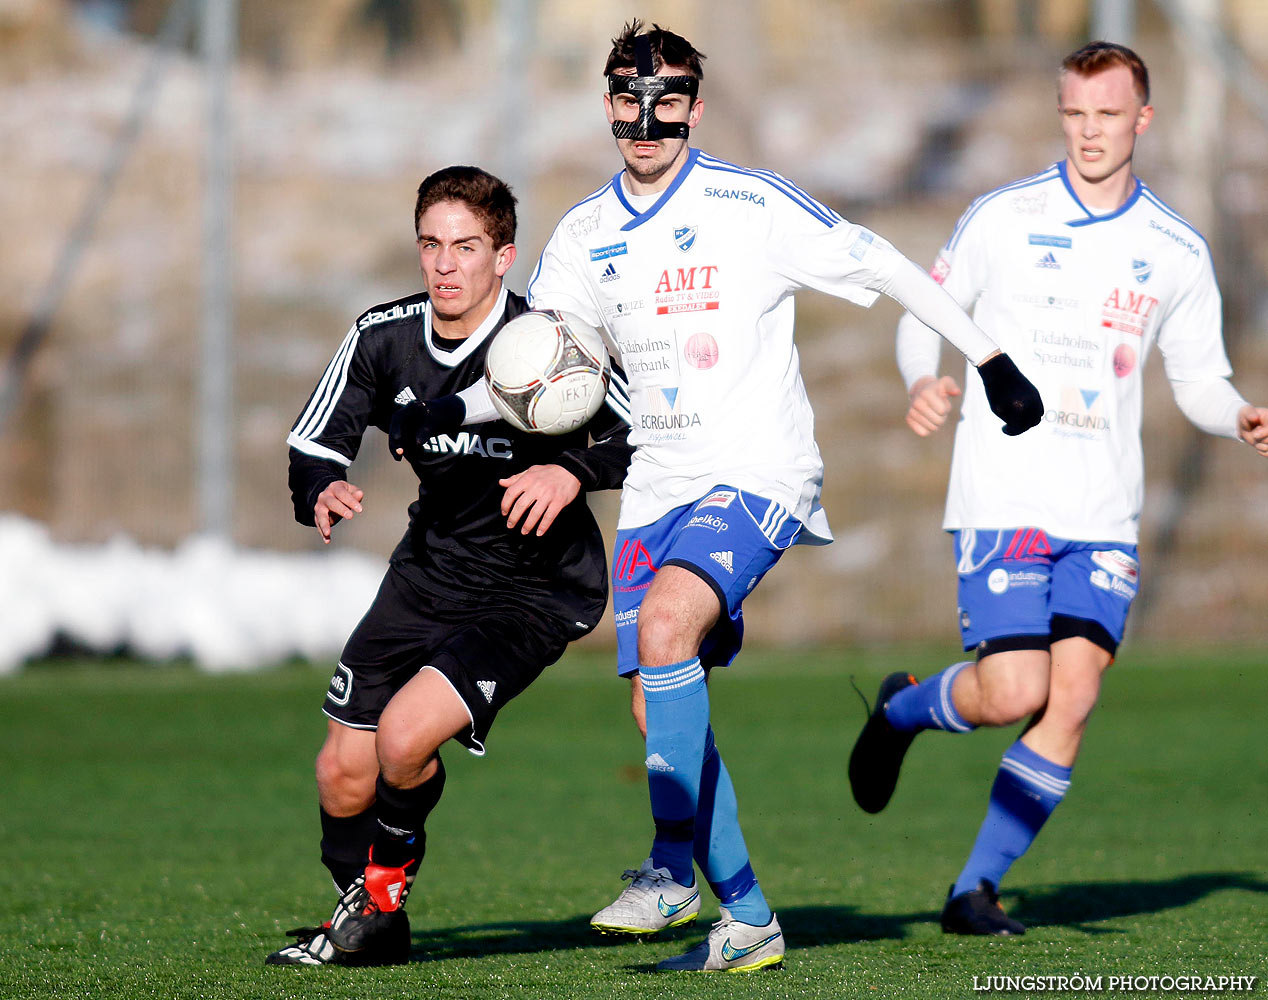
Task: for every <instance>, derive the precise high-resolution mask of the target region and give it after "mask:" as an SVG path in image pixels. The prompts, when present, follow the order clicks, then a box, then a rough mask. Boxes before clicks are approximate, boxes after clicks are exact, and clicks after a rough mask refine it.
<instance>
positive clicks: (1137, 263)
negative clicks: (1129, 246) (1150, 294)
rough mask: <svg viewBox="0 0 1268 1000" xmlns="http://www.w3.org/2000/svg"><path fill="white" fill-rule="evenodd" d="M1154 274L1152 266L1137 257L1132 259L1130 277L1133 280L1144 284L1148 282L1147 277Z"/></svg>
mask: <svg viewBox="0 0 1268 1000" xmlns="http://www.w3.org/2000/svg"><path fill="white" fill-rule="evenodd" d="M1153 273H1154V266H1153V264H1151V263H1150V262H1149V261H1147V260H1141V259H1140V258H1139V257H1133V258H1132V275H1133V276H1134V277H1135V279H1136V280H1137V281H1138V282H1140V284H1142V285H1143V284H1144V283H1145V282H1146V281H1148V280H1149V276H1150V275H1151V274H1153Z"/></svg>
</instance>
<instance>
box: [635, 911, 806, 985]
mask: <svg viewBox="0 0 1268 1000" xmlns="http://www.w3.org/2000/svg"><path fill="white" fill-rule="evenodd" d="M721 909H722V919H721V920H719V921H718V922H717V923H716V924H714V925H713V927H712V928H711V929H710V931H709V936H708V937H707V938H705V939H704V940H703V941H701V942H700V943H699V944H698V945H696V946H695V947H694V948H692V949H691V951H689V952H687V953H686V954H685V955H679V956H678V957H676V958H667V959H665V960H664V961H663V962H660V963H659V964H657V966H656V971H657V972H756V971H757V970H758V969H770V968H778V967H779V966H780V965H783V963H784V932H783V931H781V930H780V929H779V921H778V920H776V919H775V915H774V914H771V918H770V923H768V924H766V925H765V926H763V927H756V926H754V925H753V924H745V923H741V922H740V921H739V920H736V919H735V918H734V917H732V916H731V914H730V911H728V910H727V908H726V907H725V906H723V907H722V908H721Z"/></svg>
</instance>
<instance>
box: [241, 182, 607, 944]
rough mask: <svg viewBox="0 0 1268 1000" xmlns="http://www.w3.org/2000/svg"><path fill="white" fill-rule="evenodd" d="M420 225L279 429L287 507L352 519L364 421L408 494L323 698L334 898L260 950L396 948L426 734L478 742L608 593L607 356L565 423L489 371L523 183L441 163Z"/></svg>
mask: <svg viewBox="0 0 1268 1000" xmlns="http://www.w3.org/2000/svg"><path fill="white" fill-rule="evenodd" d="M414 225H415V228H416V231H417V236H418V256H419V263H420V265H421V269H422V278H423V286H424V289H425V290H424V291H422V292H418V293H415V294H412V295H408V296H406V297H405V298H403V299H397V300H396V301H395V302H389V303H385V304H383V305H379V306H374V307H373V308H371V309H368V310H366V311H365V312H364V313H362V314H361V316H360V317H359V318H358V319H357V321H356V322H355V323H354V324H353V325H352V329H351V330H349V331H348V335H347V337H346V338H345V339H344V341H343V343H342V344H341V345H340V347H339V350H338V351H337V352H336V353H335V356H334V359H333V360H332V361H331V362H330V365H329V366H328V367H327V368H326V371H325V374H323V376H322V378H321V380H320V382H319V383H318V385H317V388H316V389H315V390H314V391H313V394H312V396H311V397H310V398H309V400H308V403H307V404H306V405H305V407H304V410H303V412H302V413H301V414H300V416H299V419H298V420H297V421H296V422H295V426H294V428H293V429H292V431H291V434H290V436H289V438H288V439H287V443H288V444H289V445H290V485H291V496H292V499H293V500H294V504H295V517H296V519H297V520H298V521H299V522H300V523H302V524H308V525H313V526H315V527H316V528H317V531H318V532H319V533H320V535H321V538H322V541H324V542H327V543H329V542H330V539H331V532H332V530H333V528H334V527H335V526H336V525H337V524H338V523H339V522H340V521H341V520H348V519H350V518H353V517H362V516H365V512H364V511H365V492H364V491H363V490H362V489H360V488H359V487H357V486H355V485H353V484H352V483H350V482H348V480H347V478H346V476H347V468H348V466H349V465H350V464H351V463H352V461H353V460H354V459H355V458H356V456H357V452H358V450H359V449H360V446H361V439H362V435H363V434H364V433H365V431H366V429H367V428H368V427H369V426H371V425H373V426H375V427H378V428H379V429H380V430H384V431H387V432H388V444H389V448H390V450H391V453H392V457H393V458H395V459H397V460H398V461H399V460H401V459H402V458H403V459H405V460H406V461H407V462H408V463H409V465H410V467H411V468H412V470H413V471H414V473H415V474H416V475H417V477H418V500H417V501H416V502H415V503H413V504H411V505H410V509H409V527H408V529H407V530H406V532H405V535H404V537H403V538H402V539H401V541H400V544H399V545H397V547H396V551H395V552H393V553H392V557H391V561H390V563H389V565H388V570H387V573H386V574H385V576H384V578H383V584H382V586H381V587H380V588H379V592H378V594H377V595H376V596H375V598H374V601H373V603H372V604H371V605H370V608H369V610H368V611H367V612H366V614H365V617H364V618H362V620H361V622H360V624H358V625H357V627H356V629H355V631H354V632H353V633H352V635H351V636H350V637H349V639H348V642H347V644H346V645H345V647H344V650H343V654H342V656H341V657H340V659H339V664H338V666H337V667H336V668H335V672H334V676H333V677H332V678H331V680H330V687H329V690H328V691H327V692H326V697H325V702H324V704H323V705H322V711H323V712H324V713H325V715H326V717H327V724H326V739H325V742H324V743H323V744H322V747H321V750H320V751H319V752H318V755H317V768H316V771H317V792H318V799H319V802H320V806H321V833H322V836H321V856H322V861H323V863H324V864H325V865H326V867H327V869H328V870H329V871H330V875H331V877H332V879H333V880H334V883H335V886H336V888H337V889H338V890H339V892H340V894H341V898H340V900H339V903H338V905H337V906H336V907H335V910H334V914H333V916H332V917H331V919H330V920H329V921H327V922H326V923H325V924H323V925H322V926H319V927H313V928H307V929H302V930H299V931H296V932H294V933H295V935H296V936H297V937H298V940H297V941H296V943H294V944H292V945H290V946H288V947H285V948H281V949H279V950H278V951H275V952H273V953H272V954H271V955H269V956H268V958H267V960H266V961H267V963H268V964H271V965H388V964H396V963H400V962H404V961H406V960H407V959H408V958H409V952H410V933H409V920H408V918H407V917H406V914H405V910H404V908H403V907H404V904H405V899H406V896H407V894H408V893H409V891H410V887H411V886H412V884H413V882H414V877H415V874H416V872H417V871H418V869H419V865H420V864H421V862H422V860H423V851H424V848H425V846H426V839H427V838H426V832H425V825H426V821H427V818H428V816H429V815H430V813H431V811H432V810H433V809H434V808H435V807H436V805H437V804H438V803H439V801H440V797H441V793H442V792H443V791H444V787H445V766H444V763H443V761H442V760H441V757H440V747H441V746H442V744H444V743H446V742H447V741H449V740H451V739H452V740H453V741H454V742H456V743H458V744H460V745H461V746H463V747H465V748H466V749H467V750H469V751H470V752H472V753H474V754H477V755H480V756H483V754H484V749H485V740H486V739H487V736H488V732H489V727H490V726H491V725H492V724H493V720H494V718H495V717H496V716H497V714H498V712H499V711H500V710H501V709H502V708H503V707H504V706H505V705H506V704H507V703H508V702H509V701H510V700H511V699H512V698H514V697H516V696H517V695H518V694H520V693H521V692H522V691H523V690H524V689H525V688H527V687H528V685H529V684H531V683H532V682H533V681H534V680H535V679H536V678H537V676H538V675H539V674H541V672H542V671H543V670H544V669H545V668H546V667H547V666H549V665H550V664H551V663H553V662H555V660H557V659H558V658H559V656H560V655H561V654H562V653H563V651H564V648H565V647H566V646H567V644H568V643H569V642H570V641H572V640H573V639H577V638H580V637H581V636H583V635H585V634H586V633H588V632H589V631H590V630H591V629H592V628H594V626H595V624H596V623H597V622H598V620H599V616H600V615H602V614H603V610H604V607H605V606H606V604H607V585H606V584H607V579H606V576H607V574H606V566H605V562H604V554H603V538H602V536H601V535H600V533H599V527H598V525H597V524H596V523H595V521H594V517H593V516H592V515H591V513H590V511H589V509H588V508H587V506H586V502H585V494H586V492H588V491H590V490H599V489H614V488H616V487H618V486H620V484H621V481H622V479H624V477H625V470H626V468H627V466H628V464H629V458H630V447H629V445H628V444H627V442H626V437H627V434H628V426H627V423H626V418H627V416H628V411H627V409H626V406H625V400H624V395H623V388H622V383H621V380H620V378H619V374H618V373H614V376H613V383H612V389H611V391H610V393H609V396H608V402H607V406H605V407H604V408H603V409H601V410H600V411H599V413H598V415H597V416H595V417H594V419H592V420H591V421H590V423H589V424H588V425H587V426H585V427H582V428H579V429H577V430H575V431H572V432H571V433H568V434H564V435H560V436H557V437H546V436H543V435H540V434H526V433H524V432H522V431H518V430H516V429H515V428H513V427H511V425H509V424H507V423H506V422H505V421H503V420H501V419H500V418H499V417H498V415H497V413H496V412H495V411H494V410H493V408H492V405H491V403H490V401H489V397H488V394H487V392H486V391H485V389H484V383H483V379H482V376H483V373H484V358H485V354H486V353H487V351H488V348H489V344H490V342H491V341H492V339H493V337H494V335H495V334H496V333H497V332H498V331H499V330H500V329H501V328H502V327H503V325H504V324H505V323H506V322H507V321H509V320H511V319H513V318H514V317H516V316H519V315H521V314H522V313H524V312H526V311H527V309H528V306H527V303H526V302H525V301H524V298H523V297H522V296H520V295H516V294H515V293H514V292H512V291H510V290H509V289H507V288H505V287H504V286H503V284H502V276H503V275H504V274H506V272H507V270H509V269H510V267H511V264H512V263H513V262H514V260H515V198H514V197H513V196H512V194H511V191H510V188H508V187H507V186H506V185H505V184H504V183H503V182H502V181H500V180H498V178H496V177H494V176H492V175H491V174H488V173H486V172H485V171H483V170H480V169H478V168H476V167H461V166H459V167H447V168H445V169H444V170H439V171H437V172H436V173H434V174H432V175H431V176H429V177H428V178H427V179H426V180H424V181H423V183H422V184H421V185H420V186H419V189H418V199H417V201H416V203H415V207H414ZM464 421H465V423H466V425H467V426H466V429H460V424H462V423H463V422H464ZM591 438H593V439H594V443H593V444H590V443H589V441H590V439H591ZM312 611H313V613H314V614H321V608H319V607H318V608H313V609H312Z"/></svg>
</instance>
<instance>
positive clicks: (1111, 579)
mask: <svg viewBox="0 0 1268 1000" xmlns="http://www.w3.org/2000/svg"><path fill="white" fill-rule="evenodd" d="M1088 581H1089V582H1090V583H1091V584H1092V586H1093V587H1099V588H1100V589H1101V590H1108V591H1109V592H1110V593H1111V594H1117V595H1118V596H1119V597H1124V598H1126V599H1127V600H1129V601H1130V600H1132V599H1133V598H1134V597H1135V596H1136V588H1135V586H1133V585H1132V584H1130V583H1128V582H1127V581H1126V580H1124V579H1123V578H1122V577H1120V576H1111V575H1110V574H1109V573H1107V572H1105V570H1103V569H1094V570H1092V573H1091V575H1089V576H1088Z"/></svg>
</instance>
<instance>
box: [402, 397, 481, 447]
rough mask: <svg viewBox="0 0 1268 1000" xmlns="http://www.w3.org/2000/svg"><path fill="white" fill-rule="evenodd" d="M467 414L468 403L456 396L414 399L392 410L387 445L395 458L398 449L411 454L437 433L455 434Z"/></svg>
mask: <svg viewBox="0 0 1268 1000" xmlns="http://www.w3.org/2000/svg"><path fill="white" fill-rule="evenodd" d="M466 415H467V404H466V403H464V402H463V401H462V399H461V398H460V397H458V396H441V397H439V398H438V399H429V400H426V401H423V400H420V399H416V400H414V402H412V403H406V404H405V405H404V406H402V407H401V408H400V409H398V410H397V411H396V412H395V413H393V414H392V425H391V427H390V428H389V429H388V432H387V447H388V451H390V452H391V453H392V457H393V458H394V459H396V460H397V461H398V462H399V461H400V460H401V452H402V451H404V453H405V455H406V457H409V456H412V455H413V454H414V453H415V452H416V451H418V449H420V448H422V447H423V445H425V444H426V443H427V442H428V441H429V440H431V439H432V438H434V437H435V436H436V435H437V434H456V433H457V432H458V428H460V427H461V426H462V420H463V418H464V417H465V416H466Z"/></svg>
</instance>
